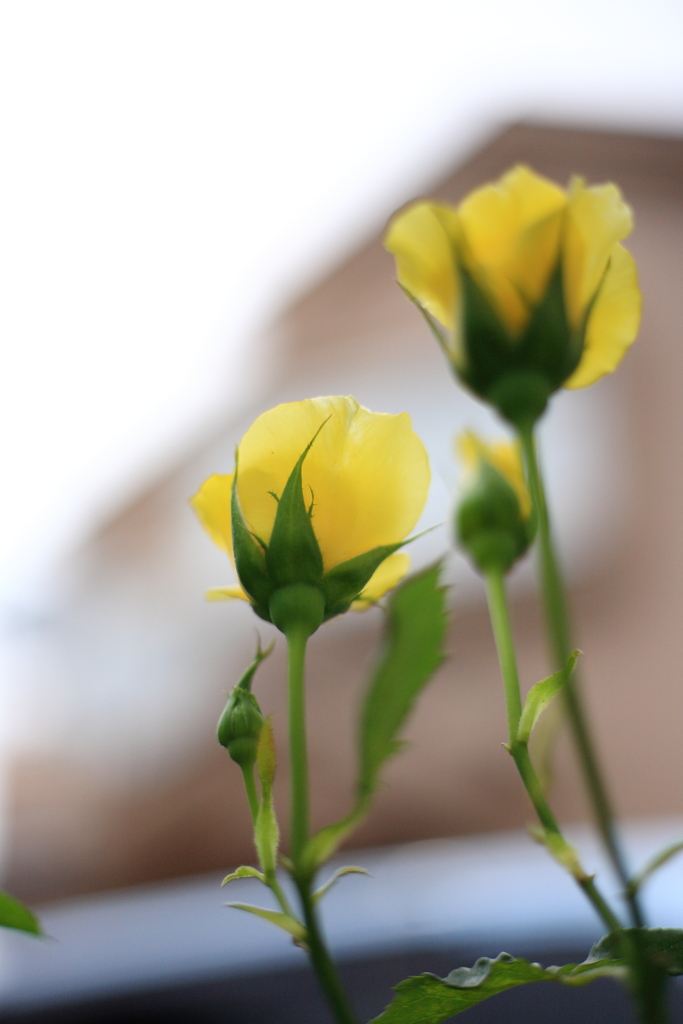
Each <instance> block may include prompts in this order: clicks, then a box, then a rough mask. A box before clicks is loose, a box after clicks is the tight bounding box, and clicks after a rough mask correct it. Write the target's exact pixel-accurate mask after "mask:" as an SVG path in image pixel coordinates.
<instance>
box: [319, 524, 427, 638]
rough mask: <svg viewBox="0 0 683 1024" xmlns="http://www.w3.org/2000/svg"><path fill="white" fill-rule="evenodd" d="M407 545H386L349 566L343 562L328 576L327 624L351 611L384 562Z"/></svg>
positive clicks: (325, 584)
mask: <svg viewBox="0 0 683 1024" xmlns="http://www.w3.org/2000/svg"><path fill="white" fill-rule="evenodd" d="M407 543H408V541H407V540H402V541H399V542H398V543H397V544H383V545H381V546H380V547H376V548H372V549H371V550H370V551H366V552H364V553H363V554H362V555H356V556H355V558H349V559H348V560H347V561H346V562H340V563H339V565H335V566H334V568H333V569H330V571H329V572H326V573H325V575H324V576H323V580H322V592H323V595H324V597H325V621H327V620H328V619H331V618H332V617H333V616H334V615H342V614H343V613H344V612H345V611H348V609H349V607H350V606H351V604H352V602H353V601H355V600H356V598H357V597H358V595H359V594H360V592H361V591H362V590H363V588H364V587H366V586H367V585H368V583H369V582H370V580H371V578H372V576H373V575H374V573H375V572H376V571H377V569H378V568H379V567H380V565H381V564H382V562H383V561H384V560H385V559H386V558H388V557H389V555H393V554H394V552H395V551H398V549H399V548H402V547H403V546H404V545H405V544H407Z"/></svg>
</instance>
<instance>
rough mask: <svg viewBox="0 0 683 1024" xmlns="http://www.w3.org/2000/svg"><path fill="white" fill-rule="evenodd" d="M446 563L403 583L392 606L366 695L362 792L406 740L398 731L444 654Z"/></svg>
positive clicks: (370, 786) (369, 787) (371, 787)
mask: <svg viewBox="0 0 683 1024" xmlns="http://www.w3.org/2000/svg"><path fill="white" fill-rule="evenodd" d="M440 572H441V565H440V564H437V565H432V566H430V567H429V568H428V569H426V570H424V571H423V572H421V573H418V574H417V575H415V576H412V577H411V578H410V579H408V580H407V581H406V582H405V583H403V584H402V585H401V586H400V587H398V588H397V589H396V590H395V591H394V594H393V596H392V598H391V600H390V602H389V605H388V608H387V618H388V630H387V636H386V641H385V644H384V650H383V651H382V654H381V656H380V660H379V664H378V666H377V668H376V670H375V673H374V676H373V678H372V681H371V683H370V686H369V688H368V691H367V693H366V695H365V700H364V703H363V709H362V712H361V723H360V737H359V746H360V773H359V779H358V793H359V795H361V796H362V795H364V794H366V793H371V792H372V791H373V790H374V789H375V786H376V785H377V782H378V777H379V772H380V769H381V767H382V765H383V764H384V762H385V761H386V760H387V759H388V758H389V757H391V756H392V754H395V753H396V751H397V750H398V749H399V748H400V746H401V744H400V742H399V740H398V739H397V736H398V733H399V731H400V729H401V728H402V726H403V725H404V723H405V720H406V718H407V717H408V715H409V713H410V711H411V710H412V707H413V704H414V703H415V700H416V698H417V696H418V694H419V693H420V691H421V690H422V689H423V688H424V687H425V686H426V684H427V683H428V682H429V680H430V679H431V677H432V676H433V675H434V673H435V672H436V670H437V669H438V668H439V666H440V665H441V663H442V662H443V659H444V654H443V641H444V634H445V631H446V611H445V588H444V587H442V586H440V584H439V575H440Z"/></svg>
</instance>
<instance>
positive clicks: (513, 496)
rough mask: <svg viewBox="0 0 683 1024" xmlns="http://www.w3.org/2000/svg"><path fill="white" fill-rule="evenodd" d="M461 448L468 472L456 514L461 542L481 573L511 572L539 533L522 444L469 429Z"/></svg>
mask: <svg viewBox="0 0 683 1024" xmlns="http://www.w3.org/2000/svg"><path fill="white" fill-rule="evenodd" d="M458 448H459V452H460V455H461V457H462V459H463V462H464V464H465V473H466V484H465V488H464V492H463V495H462V498H461V500H460V503H459V505H458V508H457V510H456V516H455V531H456V535H457V539H458V542H459V544H460V546H461V547H462V548H463V550H464V551H466V552H467V554H468V555H469V557H470V558H471V560H472V562H473V563H474V565H475V566H476V568H477V569H479V570H480V572H483V573H486V572H488V571H489V570H491V569H496V570H499V571H500V572H503V573H506V572H508V571H509V570H510V569H511V568H512V566H513V565H514V563H515V562H516V561H517V559H518V558H521V556H522V555H523V554H524V553H525V552H526V550H527V548H528V547H529V544H530V543H531V541H532V540H533V536H534V521H533V517H532V506H531V499H530V497H529V492H528V490H527V487H526V483H525V479H524V470H523V466H522V457H521V452H520V449H519V445H518V444H510V443H508V442H498V443H497V444H491V445H488V444H486V443H485V442H484V441H482V440H481V439H480V438H478V437H476V436H475V435H474V434H470V433H468V434H465V435H464V436H463V437H462V438H461V439H460V442H459V445H458Z"/></svg>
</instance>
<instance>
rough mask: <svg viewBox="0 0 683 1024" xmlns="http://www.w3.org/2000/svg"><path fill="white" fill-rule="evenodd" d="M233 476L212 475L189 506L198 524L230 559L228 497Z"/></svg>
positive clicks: (230, 541)
mask: <svg viewBox="0 0 683 1024" xmlns="http://www.w3.org/2000/svg"><path fill="white" fill-rule="evenodd" d="M232 478H233V474H232V473H230V474H229V475H227V476H221V475H220V474H219V473H214V475H213V476H210V477H209V479H208V480H205V481H204V483H203V484H202V486H201V487H200V488H199V490H198V491H197V493H196V494H195V496H194V497H193V498H190V504H191V505H192V508H193V509H194V510H195V512H196V513H197V517H198V518H199V521H200V523H201V524H202V526H203V527H204V529H205V530H206V532H207V533H208V534H209V536H210V537H211V539H212V540H213V541H215V543H216V544H218V546H219V547H220V548H223V550H224V551H227V552H228V554H229V555H230V557H231V558H232V525H231V524H232V519H231V515H230V497H231V494H232Z"/></svg>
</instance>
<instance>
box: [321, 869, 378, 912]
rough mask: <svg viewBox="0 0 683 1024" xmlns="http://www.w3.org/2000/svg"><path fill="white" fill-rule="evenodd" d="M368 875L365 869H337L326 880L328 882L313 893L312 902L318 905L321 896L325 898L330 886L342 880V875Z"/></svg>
mask: <svg viewBox="0 0 683 1024" xmlns="http://www.w3.org/2000/svg"><path fill="white" fill-rule="evenodd" d="M369 874H370V872H369V871H366V870H365V868H355V867H346V868H338V869H337V870H336V871H335V873H334V874H333V875H332V877H331V878H328V880H327V881H326V882H325V884H324V885H321V886H320V888H319V889H316V890H315V892H314V893H313V902H314V903H319V902H320V900H321V899H322V898H323V896H326V895H327V893H328V892H329V891H330V889H331V888H332V886H333V885H336V883H337V882H338V881H339V879H340V878H343V877H344V875H369Z"/></svg>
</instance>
